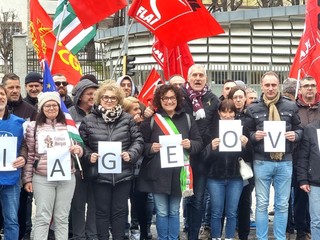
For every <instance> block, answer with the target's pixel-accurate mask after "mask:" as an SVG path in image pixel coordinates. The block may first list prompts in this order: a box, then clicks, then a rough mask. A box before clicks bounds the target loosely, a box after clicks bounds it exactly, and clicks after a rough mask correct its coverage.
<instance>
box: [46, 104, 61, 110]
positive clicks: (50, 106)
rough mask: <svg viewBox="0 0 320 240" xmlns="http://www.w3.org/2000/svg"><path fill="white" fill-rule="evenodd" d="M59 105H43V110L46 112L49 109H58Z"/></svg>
mask: <svg viewBox="0 0 320 240" xmlns="http://www.w3.org/2000/svg"><path fill="white" fill-rule="evenodd" d="M58 107H59V105H58V104H48V105H44V106H43V108H44V109H46V110H49V109H50V108H53V109H55V108H58Z"/></svg>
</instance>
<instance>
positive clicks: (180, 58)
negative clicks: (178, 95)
mask: <svg viewBox="0 0 320 240" xmlns="http://www.w3.org/2000/svg"><path fill="white" fill-rule="evenodd" d="M177 50H178V61H179V62H178V63H179V67H180V74H181V76H182V77H184V76H183V68H182V56H181V52H180V45H178V46H177ZM185 80H186V79H185Z"/></svg>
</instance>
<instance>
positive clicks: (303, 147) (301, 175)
mask: <svg viewBox="0 0 320 240" xmlns="http://www.w3.org/2000/svg"><path fill="white" fill-rule="evenodd" d="M317 129H320V120H317V121H315V122H313V123H311V124H309V125H307V126H306V127H305V128H304V133H303V139H302V141H301V144H300V146H299V150H298V161H297V180H298V182H299V185H300V186H301V185H304V184H309V185H313V186H317V187H320V171H319V169H320V151H319V142H318V136H317Z"/></svg>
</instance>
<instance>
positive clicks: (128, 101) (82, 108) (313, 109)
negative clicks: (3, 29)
mask: <svg viewBox="0 0 320 240" xmlns="http://www.w3.org/2000/svg"><path fill="white" fill-rule="evenodd" d="M53 80H54V82H55V85H56V88H57V92H42V84H43V79H42V76H41V75H40V74H39V73H35V72H31V73H29V74H28V75H27V76H26V78H25V89H26V91H27V96H26V98H24V99H22V97H21V82H20V78H19V77H18V76H17V75H16V74H13V73H10V74H6V75H5V76H4V77H3V79H2V84H1V85H0V136H1V138H0V141H1V144H0V145H1V147H0V151H1V152H3V153H4V154H3V158H4V160H3V162H2V163H1V167H0V171H1V173H0V185H1V189H0V204H1V206H2V208H1V212H2V217H3V219H2V221H0V224H1V227H2V228H3V231H4V236H5V238H4V239H8V240H22V239H25V240H27V239H35V240H37V239H39V240H44V239H56V240H66V239H70V238H71V239H74V240H86V239H87V240H97V239H99V240H107V239H109V238H112V239H114V240H123V239H129V238H130V239H132V240H147V239H152V238H153V237H155V236H152V233H151V231H150V226H151V223H152V217H153V215H155V218H156V220H155V224H156V230H157V238H158V239H159V240H177V239H179V234H180V229H181V226H180V206H181V204H182V205H183V208H182V210H183V217H184V226H183V229H184V231H186V232H187V238H188V240H196V239H198V238H199V237H200V235H201V234H203V233H204V232H207V233H208V235H207V239H215V240H218V239H221V238H222V237H224V238H225V239H226V240H229V239H235V238H238V239H241V240H247V239H249V234H250V223H251V222H252V219H251V216H252V214H251V213H252V206H251V204H252V192H253V189H254V188H255V198H256V209H255V214H254V215H255V224H256V237H257V239H259V240H267V239H268V232H269V230H268V226H269V217H268V207H269V204H270V202H271V201H270V188H271V187H273V188H274V200H273V201H272V202H274V206H273V207H274V222H273V235H274V237H275V239H279V240H285V239H288V237H289V236H290V234H293V232H294V231H296V233H297V235H296V239H297V240H305V239H309V237H310V236H311V237H312V239H315V240H317V239H320V209H319V206H320V190H319V189H320V188H319V187H320V174H319V170H318V167H320V150H319V149H320V148H319V146H320V145H319V142H320V140H318V138H319V136H320V134H318V132H319V130H318V129H319V128H320V108H319V104H320V97H319V94H318V92H317V82H316V80H315V79H314V78H313V77H311V76H308V77H305V78H303V79H302V80H300V81H299V82H297V81H296V80H295V79H287V80H286V81H285V82H283V83H282V90H281V88H280V86H281V82H280V79H279V77H278V75H277V74H276V73H275V72H266V73H265V74H263V75H262V77H261V95H260V96H258V95H257V92H256V91H255V90H254V89H252V88H249V87H247V86H246V84H245V83H244V82H243V81H240V80H237V81H234V80H226V81H225V83H224V85H223V88H222V95H221V96H220V97H217V96H216V95H215V94H214V93H213V92H212V91H211V89H210V87H209V85H208V83H207V73H206V69H205V67H204V66H202V65H199V64H195V65H192V66H191V67H190V69H189V71H188V77H187V79H184V78H183V77H182V76H173V77H172V78H171V79H170V80H169V81H168V83H167V84H159V85H158V86H157V87H156V89H155V91H154V93H153V98H152V100H151V101H150V102H149V104H148V105H147V106H145V105H144V104H143V103H142V102H140V101H139V100H138V99H137V95H138V89H137V87H136V86H135V84H134V81H133V79H132V78H131V77H130V76H127V75H125V76H122V77H120V78H119V79H118V80H117V81H113V80H106V81H104V82H103V83H100V84H99V83H98V81H97V79H96V78H95V76H93V75H84V76H83V77H82V78H81V79H80V81H79V82H78V84H77V85H76V86H74V88H73V89H72V94H71V96H69V95H68V90H67V86H68V80H67V78H66V77H65V76H63V75H61V74H56V75H54V76H53ZM61 101H63V102H64V104H65V105H66V106H67V107H68V109H69V113H70V115H71V116H72V118H73V119H74V121H75V123H76V126H77V128H78V129H79V133H80V136H81V138H82V140H83V143H82V142H74V141H73V140H70V138H69V135H68V132H67V119H66V117H65V115H64V113H63V111H62V108H61ZM226 126H228V127H230V129H224V128H226ZM169 135H172V136H169ZM169 139H170V141H169ZM171 141H172V142H171ZM13 150H14V151H13ZM7 152H8V153H7ZM242 160H244V161H245V162H246V164H247V166H250V167H251V168H252V170H253V173H254V176H253V177H252V178H249V179H245V180H244V179H243V176H242V174H241V171H240V168H241V167H240V161H242ZM129 199H130V206H129V204H128V201H129ZM33 200H34V205H35V207H36V209H35V210H34V212H35V217H34V219H31V213H32V206H33ZM129 215H130V221H129V217H128V216H129ZM224 229H225V230H224Z"/></svg>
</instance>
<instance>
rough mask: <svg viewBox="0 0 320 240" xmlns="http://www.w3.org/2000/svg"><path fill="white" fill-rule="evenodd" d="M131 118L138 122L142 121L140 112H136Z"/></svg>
mask: <svg viewBox="0 0 320 240" xmlns="http://www.w3.org/2000/svg"><path fill="white" fill-rule="evenodd" d="M133 120H134V121H135V122H136V123H140V122H142V121H143V117H142V116H141V115H140V114H136V115H134V117H133Z"/></svg>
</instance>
